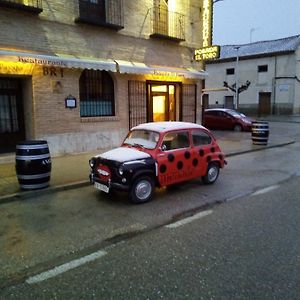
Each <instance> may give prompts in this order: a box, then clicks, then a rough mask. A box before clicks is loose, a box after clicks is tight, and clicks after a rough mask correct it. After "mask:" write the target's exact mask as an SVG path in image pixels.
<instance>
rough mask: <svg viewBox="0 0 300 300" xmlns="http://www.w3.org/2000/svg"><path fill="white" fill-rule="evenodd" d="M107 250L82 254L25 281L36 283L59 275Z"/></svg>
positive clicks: (94, 258) (104, 253) (96, 257)
mask: <svg viewBox="0 0 300 300" xmlns="http://www.w3.org/2000/svg"><path fill="white" fill-rule="evenodd" d="M106 254H107V252H105V251H101V250H99V251H97V252H94V253H92V254H89V255H86V256H83V257H81V258H78V259H75V260H72V261H70V262H68V263H65V264H63V265H60V266H57V267H55V268H53V269H51V270H48V271H46V272H43V273H40V274H37V275H35V276H32V277H29V278H28V279H27V280H26V283H28V284H35V283H38V282H41V281H44V280H47V279H49V278H52V277H55V276H57V275H60V274H62V273H64V272H67V271H69V270H71V269H75V268H77V267H79V266H81V265H84V264H86V263H88V262H91V261H93V260H96V259H98V258H100V257H102V256H104V255H106Z"/></svg>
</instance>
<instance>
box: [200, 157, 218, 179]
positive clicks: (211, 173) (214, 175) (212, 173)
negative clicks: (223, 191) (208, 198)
mask: <svg viewBox="0 0 300 300" xmlns="http://www.w3.org/2000/svg"><path fill="white" fill-rule="evenodd" d="M219 173H220V167H219V165H218V164H217V163H215V162H212V163H210V164H209V165H208V167H207V171H206V174H205V176H203V177H202V180H203V182H204V183H205V184H213V183H214V182H215V181H216V180H217V179H218V177H219Z"/></svg>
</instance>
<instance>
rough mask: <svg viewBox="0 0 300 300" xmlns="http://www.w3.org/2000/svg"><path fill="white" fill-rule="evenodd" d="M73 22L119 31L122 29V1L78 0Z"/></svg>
mask: <svg viewBox="0 0 300 300" xmlns="http://www.w3.org/2000/svg"><path fill="white" fill-rule="evenodd" d="M75 22H81V23H88V24H93V25H99V26H103V27H108V28H112V29H115V30H120V29H122V28H124V17H123V0H109V1H108V0H79V16H78V17H77V18H76V19H75Z"/></svg>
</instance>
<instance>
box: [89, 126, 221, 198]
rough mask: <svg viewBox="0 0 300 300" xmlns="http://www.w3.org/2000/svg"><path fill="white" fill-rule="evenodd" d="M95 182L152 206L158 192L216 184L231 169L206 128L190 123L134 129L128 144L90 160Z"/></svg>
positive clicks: (100, 188) (106, 190)
mask: <svg viewBox="0 0 300 300" xmlns="http://www.w3.org/2000/svg"><path fill="white" fill-rule="evenodd" d="M89 164H90V167H91V173H90V181H91V183H93V184H94V187H95V188H96V189H98V190H100V191H103V192H105V193H110V192H111V191H113V190H119V191H126V192H128V194H129V198H130V200H131V201H132V202H134V203H144V202H147V201H149V200H150V199H151V198H152V196H153V193H154V190H155V187H164V186H169V185H173V184H177V183H179V182H183V181H187V180H190V179H193V178H197V177H202V181H203V182H204V183H205V184H212V183H214V182H215V181H216V180H217V178H218V176H219V170H220V168H223V167H224V165H225V164H226V161H225V156H224V153H223V152H222V151H221V149H220V147H219V146H218V144H217V142H216V139H215V138H214V137H213V135H212V134H211V132H210V131H209V130H208V129H206V128H205V127H203V126H201V125H198V124H194V123H187V122H153V123H145V124H140V125H138V126H136V127H134V128H132V129H131V130H130V131H129V133H128V135H127V137H126V138H125V140H124V142H123V143H122V145H121V146H120V147H118V148H115V149H113V150H110V151H107V152H105V153H102V154H100V155H97V156H94V157H92V158H91V159H90V161H89Z"/></svg>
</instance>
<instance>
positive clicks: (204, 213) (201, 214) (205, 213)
mask: <svg viewBox="0 0 300 300" xmlns="http://www.w3.org/2000/svg"><path fill="white" fill-rule="evenodd" d="M212 212H213V211H212V210H206V211H201V212H199V213H197V214H195V215H193V216H191V217H188V218H185V219H182V220H179V221H177V222H175V223H172V224H169V225H166V226H165V227H166V228H177V227H179V226H182V225H185V224H188V223H191V222H193V221H194V220H197V219H200V218H203V217H206V216H208V215H210V214H212Z"/></svg>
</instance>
